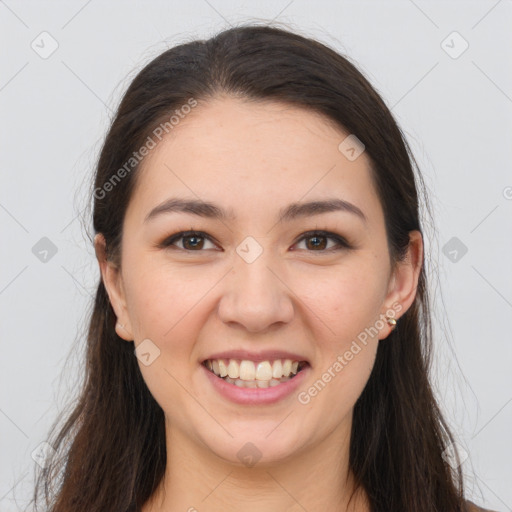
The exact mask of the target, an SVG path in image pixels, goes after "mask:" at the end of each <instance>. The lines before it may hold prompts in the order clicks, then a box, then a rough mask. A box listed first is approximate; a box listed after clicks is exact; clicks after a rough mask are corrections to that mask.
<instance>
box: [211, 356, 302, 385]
mask: <svg viewBox="0 0 512 512" xmlns="http://www.w3.org/2000/svg"><path fill="white" fill-rule="evenodd" d="M201 364H202V365H203V366H205V367H206V368H207V370H209V371H210V372H211V373H213V374H214V375H215V376H217V377H218V378H219V379H222V380H224V381H225V382H227V383H228V384H232V385H234V386H238V387H241V388H258V389H262V388H268V387H274V386H278V385H279V384H282V383H284V382H287V381H289V380H291V379H294V378H295V377H296V376H297V374H299V373H300V372H301V371H303V370H304V369H305V368H306V367H308V366H309V363H308V362H307V361H294V360H291V359H275V360H266V361H251V360H247V359H206V360H205V361H203V362H202V363H201Z"/></svg>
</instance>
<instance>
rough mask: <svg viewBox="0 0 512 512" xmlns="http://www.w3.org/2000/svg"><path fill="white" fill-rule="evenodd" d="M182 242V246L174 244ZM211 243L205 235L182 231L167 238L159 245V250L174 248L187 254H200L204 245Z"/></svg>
mask: <svg viewBox="0 0 512 512" xmlns="http://www.w3.org/2000/svg"><path fill="white" fill-rule="evenodd" d="M179 241H182V242H181V244H182V246H181V247H180V246H179V245H177V244H176V242H179ZM208 242H209V243H211V244H212V245H213V242H212V241H211V239H210V237H209V236H208V235H206V234H205V233H201V232H196V231H182V232H180V233H176V234H174V235H172V236H170V237H169V238H167V239H166V240H165V241H164V242H162V243H161V244H160V247H161V248H164V247H171V246H175V247H176V248H177V249H183V250H184V251H188V252H194V251H195V252H200V251H201V250H202V249H204V248H205V247H204V244H205V243H208Z"/></svg>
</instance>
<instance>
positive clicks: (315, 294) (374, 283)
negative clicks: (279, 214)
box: [301, 264, 386, 350]
mask: <svg viewBox="0 0 512 512" xmlns="http://www.w3.org/2000/svg"><path fill="white" fill-rule="evenodd" d="M382 275H383V274H382V273H380V272H379V271H378V270H377V269H372V268H370V267H364V266H362V265H360V264H358V265H357V266H354V267H349V266H348V265H347V266H346V267H344V268H339V269H333V271H330V272H329V273H328V274H327V273H326V274H325V276H324V277H322V278H321V279H318V277H319V276H318V274H317V275H316V276H315V275H314V274H311V273H310V274H309V276H310V277H309V278H308V279H306V280H305V279H304V278H302V279H301V281H302V284H301V290H302V291H303V296H302V297H303V301H304V303H305V304H306V305H307V306H308V307H309V308H310V310H311V311H312V312H313V313H314V315H313V318H315V317H316V318H317V321H316V322H315V323H316V325H317V327H318V329H320V331H317V334H318V335H319V339H324V340H329V344H332V345H333V348H336V349H338V350H344V347H345V346H346V345H347V343H348V345H350V342H351V341H352V340H353V339H356V338H357V337H358V336H359V335H360V334H361V333H364V332H368V330H369V331H370V332H373V330H372V329H371V327H372V326H374V325H375V324H376V320H377V319H378V318H379V315H380V310H381V309H382V303H383V299H384V296H385V287H386V283H385V282H384V280H383V279H382ZM310 316H311V314H310ZM321 333H323V335H321ZM361 338H364V335H363V336H361Z"/></svg>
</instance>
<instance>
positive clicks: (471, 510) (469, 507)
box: [466, 500, 495, 512]
mask: <svg viewBox="0 0 512 512" xmlns="http://www.w3.org/2000/svg"><path fill="white" fill-rule="evenodd" d="M466 512H495V511H493V510H489V509H487V508H482V507H479V506H478V505H475V504H474V503H473V502H472V501H469V500H466Z"/></svg>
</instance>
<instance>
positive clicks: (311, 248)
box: [299, 231, 350, 252]
mask: <svg viewBox="0 0 512 512" xmlns="http://www.w3.org/2000/svg"><path fill="white" fill-rule="evenodd" d="M329 240H330V241H333V242H334V245H331V246H330V247H328V243H329ZM302 241H305V245H306V249H307V250H308V252H329V251H331V250H339V249H342V248H345V249H349V248H350V245H349V244H348V243H347V241H346V240H345V239H344V238H342V237H340V236H339V235H336V234H335V233H329V232H327V231H310V232H308V233H304V235H302V237H301V238H300V239H299V242H302Z"/></svg>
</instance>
